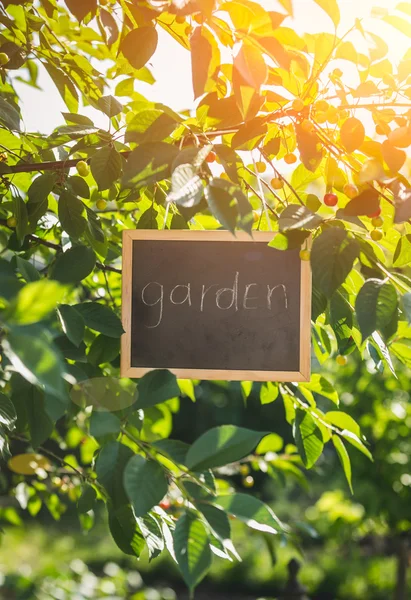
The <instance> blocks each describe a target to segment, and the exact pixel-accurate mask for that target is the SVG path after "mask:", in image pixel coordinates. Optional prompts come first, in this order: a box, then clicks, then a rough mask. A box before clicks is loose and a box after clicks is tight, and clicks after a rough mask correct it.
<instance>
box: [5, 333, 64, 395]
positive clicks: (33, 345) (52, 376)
mask: <svg viewBox="0 0 411 600" xmlns="http://www.w3.org/2000/svg"><path fill="white" fill-rule="evenodd" d="M3 348H4V352H5V354H6V355H7V357H8V359H9V360H10V362H11V364H12V365H13V366H14V367H15V369H16V370H17V371H18V372H19V373H20V374H21V375H22V376H23V377H24V378H25V379H27V381H29V382H30V383H32V384H33V385H36V384H38V385H41V386H44V389H45V391H46V392H50V393H51V394H53V395H55V396H57V397H58V398H62V399H63V400H64V399H65V398H66V390H65V387H64V380H63V374H64V365H63V363H62V360H61V359H60V355H59V353H58V351H57V349H56V348H55V347H54V346H53V345H52V344H51V343H50V342H49V341H48V340H47V339H46V338H45V336H43V335H40V334H39V333H38V332H36V333H29V332H25V330H24V329H23V328H21V329H18V330H17V329H16V330H15V331H12V332H11V333H9V335H8V337H7V340H4V341H3Z"/></svg>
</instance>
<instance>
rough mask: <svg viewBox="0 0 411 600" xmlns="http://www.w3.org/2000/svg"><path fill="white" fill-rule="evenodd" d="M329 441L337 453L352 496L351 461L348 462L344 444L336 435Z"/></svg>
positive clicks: (348, 458)
mask: <svg viewBox="0 0 411 600" xmlns="http://www.w3.org/2000/svg"><path fill="white" fill-rule="evenodd" d="M331 439H332V441H333V444H334V447H335V449H336V451H337V454H338V457H339V459H340V461H341V465H342V468H343V469H344V474H345V477H346V479H347V482H348V485H349V488H350V491H351V493H352V494H353V493H354V490H353V488H352V473H351V461H350V457H349V455H348V452H347V449H346V447H345V446H344V443H343V442H342V441H341V438H340V437H339V436H338V435H333V436H332V438H331Z"/></svg>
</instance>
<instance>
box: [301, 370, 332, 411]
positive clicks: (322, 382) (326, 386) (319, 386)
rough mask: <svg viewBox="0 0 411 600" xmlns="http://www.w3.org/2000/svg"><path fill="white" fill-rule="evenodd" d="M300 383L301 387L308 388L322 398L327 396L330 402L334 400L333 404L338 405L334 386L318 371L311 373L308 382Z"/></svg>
mask: <svg viewBox="0 0 411 600" xmlns="http://www.w3.org/2000/svg"><path fill="white" fill-rule="evenodd" d="M300 385H301V386H302V387H303V388H305V389H307V390H310V391H311V392H313V393H315V394H319V395H320V396H323V398H328V400H331V402H334V404H336V405H337V406H338V404H339V398H338V393H337V391H336V390H335V388H334V386H332V385H331V383H330V382H329V381H328V380H327V379H326V378H325V377H324V376H323V375H320V374H318V373H316V374H313V375H312V376H311V380H310V382H309V383H304V384H300Z"/></svg>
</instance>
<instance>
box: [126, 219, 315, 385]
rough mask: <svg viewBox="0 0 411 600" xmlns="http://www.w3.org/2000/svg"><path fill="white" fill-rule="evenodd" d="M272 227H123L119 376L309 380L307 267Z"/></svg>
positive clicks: (295, 251) (309, 287)
mask: <svg viewBox="0 0 411 600" xmlns="http://www.w3.org/2000/svg"><path fill="white" fill-rule="evenodd" d="M273 235H274V234H273V233H269V232H253V238H251V237H250V236H248V235H247V234H245V233H237V234H236V237H233V236H232V235H231V233H229V232H226V231H173V230H166V231H156V230H146V231H145V230H133V231H124V235H123V302H122V312H123V327H124V330H125V333H124V335H123V338H122V349H121V375H122V376H124V377H141V376H142V375H144V373H146V372H147V371H149V370H151V369H170V370H171V371H172V372H174V373H175V374H176V375H177V377H179V378H187V379H188V378H193V379H225V380H249V381H307V380H308V379H309V377H310V322H311V273H310V266H309V263H308V262H306V261H301V259H300V256H299V252H298V250H289V251H279V250H275V249H274V248H270V247H269V246H268V245H267V244H268V242H269V241H270V240H272V238H273Z"/></svg>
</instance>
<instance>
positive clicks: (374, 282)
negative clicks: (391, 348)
mask: <svg viewBox="0 0 411 600" xmlns="http://www.w3.org/2000/svg"><path fill="white" fill-rule="evenodd" d="M355 311H356V314H357V320H358V325H359V327H360V331H361V334H362V338H363V340H365V339H366V338H367V337H369V336H370V335H371V334H372V333H373V332H374V331H376V330H378V331H380V333H382V334H383V335H384V334H386V333H387V332H386V331H385V330H386V329H387V328H388V327H389V326H390V325H391V323H392V321H393V319H395V318H396V317H397V316H398V297H397V292H396V290H395V287H394V286H393V285H392V283H390V282H388V281H382V280H381V279H368V280H367V281H366V282H365V283H364V285H363V286H362V288H361V290H360V291H359V293H358V296H357V298H356V302H355ZM395 330H396V327H395ZM390 333H391V334H392V333H393V332H390ZM385 337H389V335H388V336H387V335H385Z"/></svg>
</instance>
